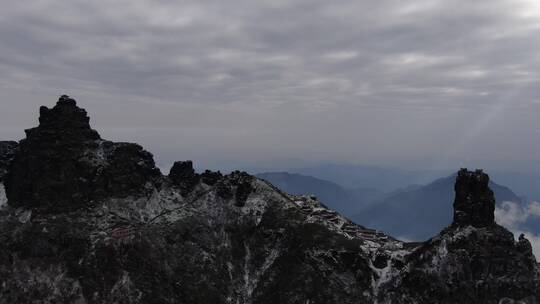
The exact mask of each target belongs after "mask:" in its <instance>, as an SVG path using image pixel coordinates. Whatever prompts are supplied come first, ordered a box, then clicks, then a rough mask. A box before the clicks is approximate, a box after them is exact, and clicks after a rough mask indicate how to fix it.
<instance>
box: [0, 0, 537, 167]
mask: <svg viewBox="0 0 540 304" xmlns="http://www.w3.org/2000/svg"><path fill="white" fill-rule="evenodd" d="M0 42H1V43H0V109H1V111H0V138H2V139H18V138H21V137H23V136H24V133H23V131H22V130H23V129H24V128H29V127H32V126H34V125H36V124H37V113H38V106H39V105H41V104H44V105H49V106H52V105H54V103H55V101H56V99H57V98H58V96H59V95H61V94H68V95H70V96H72V97H74V98H75V99H77V100H78V103H79V105H80V106H82V107H84V108H86V109H87V111H88V112H89V113H90V115H91V117H92V120H91V123H92V124H93V126H94V127H95V128H96V129H97V130H98V131H100V133H101V135H102V137H105V138H108V139H112V140H122V141H137V142H139V143H141V144H143V145H144V146H145V147H146V148H147V149H149V150H150V151H152V152H153V153H154V155H155V156H156V158H157V160H158V162H159V163H160V164H162V165H163V164H166V163H169V162H171V161H172V160H175V159H176V160H183V159H193V160H194V161H196V162H198V163H199V164H202V165H203V166H215V165H223V164H224V163H227V162H229V163H234V164H236V163H237V164H239V165H243V164H247V163H257V162H259V163H262V162H264V163H275V164H277V163H284V162H287V161H289V162H290V161H291V160H298V161H299V162H348V163H363V164H387V165H392V166H409V167H458V166H463V165H467V166H471V167H475V166H484V167H490V168H492V167H493V168H495V167H501V168H503V167H504V168H512V167H514V168H520V170H521V169H523V170H524V169H527V168H531V167H535V168H538V163H540V153H539V152H540V140H539V138H540V128H539V123H540V120H539V118H538V114H539V113H540V86H539V82H540V2H539V1H538V0H526V1H525V0H490V1H470V0H446V1H437V0H425V1H416V0H409V1H397V0H396V1H390V0H377V1H367V0H366V1H351V0H333V1H328V0H305V1H293V0H264V1H263V0H258V1H253V0H246V1H240V0H227V1H224V0H216V1H205V0H194V1H156V0H153V1H136V0H111V1H87V0H81V1H77V0H70V1H49V0H42V1H30V0H27V1H5V2H4V3H2V10H1V11H0Z"/></svg>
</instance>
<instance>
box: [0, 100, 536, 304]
mask: <svg viewBox="0 0 540 304" xmlns="http://www.w3.org/2000/svg"><path fill="white" fill-rule="evenodd" d="M40 114H41V117H40V125H39V126H38V127H37V128H34V129H30V130H27V138H26V139H25V140H23V141H21V142H20V143H19V145H18V147H15V146H11V148H9V149H0V152H2V156H0V159H7V160H8V161H7V162H6V163H7V167H6V164H2V166H3V168H4V170H7V175H6V176H5V178H4V180H5V182H4V183H5V185H6V194H7V199H8V205H7V206H4V207H2V208H1V209H0V244H1V246H0V303H310V304H313V303H500V301H506V302H503V303H512V301H513V300H521V301H524V303H536V302H537V301H538V300H540V289H539V282H540V279H539V277H538V274H539V268H538V265H537V263H536V261H535V259H534V256H533V255H532V252H531V248H530V244H529V243H528V241H527V240H525V239H524V238H521V239H520V240H519V241H517V242H516V241H514V239H513V236H512V235H511V234H510V233H509V232H508V231H506V230H505V229H504V228H502V227H500V226H498V225H497V224H495V223H494V222H493V214H492V207H491V205H492V204H493V195H492V193H491V192H490V191H489V189H488V187H487V184H486V183H485V180H487V179H488V177H487V175H485V174H484V173H482V172H469V171H466V170H463V171H461V172H460V175H459V176H458V178H457V182H456V190H457V193H458V195H457V197H456V202H455V203H454V206H455V221H454V223H453V224H452V225H451V226H450V227H449V228H447V229H446V230H444V231H443V232H442V233H441V234H440V235H438V236H436V237H435V238H433V239H431V240H429V241H428V242H426V243H422V244H420V243H403V242H400V241H398V240H395V239H393V238H392V237H389V236H387V235H384V234H382V233H379V232H377V231H374V230H370V229H367V228H365V227H362V226H358V225H355V224H353V223H352V222H350V221H348V220H347V219H346V218H344V217H342V216H341V215H339V214H338V213H336V212H334V211H332V210H329V209H327V208H325V207H324V205H322V204H321V203H320V202H318V201H317V200H315V199H313V198H310V197H302V196H293V195H288V194H285V193H282V192H281V191H279V190H278V189H276V188H275V187H273V186H272V185H271V184H269V183H267V182H265V181H263V180H259V179H257V178H255V177H253V176H250V175H248V174H246V173H242V172H233V173H231V174H229V175H222V174H221V173H219V172H210V171H206V172H204V173H202V174H198V173H196V172H195V171H194V170H193V166H192V164H191V162H189V161H188V162H177V163H175V165H174V166H173V168H172V169H171V172H170V173H169V175H168V176H163V175H162V174H161V173H160V172H159V170H157V169H156V168H155V166H154V162H153V159H152V155H151V154H150V153H148V152H146V151H144V150H143V149H142V148H141V147H140V146H138V145H135V144H125V143H112V142H109V141H105V140H102V139H101V138H100V136H99V135H98V134H97V132H95V131H93V130H92V129H91V128H90V125H89V120H88V117H87V116H86V112H85V111H84V110H82V109H80V108H78V107H77V106H76V103H75V101H74V100H72V99H70V98H69V97H67V96H63V97H61V98H60V100H59V102H58V103H57V105H56V106H55V107H54V108H52V109H48V108H42V109H41V111H40ZM0 188H1V187H0ZM0 194H2V192H0Z"/></svg>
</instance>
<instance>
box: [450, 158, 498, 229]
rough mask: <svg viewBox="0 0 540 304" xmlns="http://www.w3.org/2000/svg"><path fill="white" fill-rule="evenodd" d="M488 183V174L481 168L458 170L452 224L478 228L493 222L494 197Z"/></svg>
mask: <svg viewBox="0 0 540 304" xmlns="http://www.w3.org/2000/svg"><path fill="white" fill-rule="evenodd" d="M488 184H489V176H488V175H487V174H485V173H484V172H482V170H476V171H474V172H471V171H468V170H467V169H461V170H460V171H459V172H458V175H457V179H456V184H455V187H454V188H455V191H456V198H455V200H454V221H453V223H452V225H456V226H467V225H473V226H474V227H478V228H479V227H486V226H490V225H493V224H494V223H495V217H494V212H495V197H494V196H493V191H491V189H490V188H489V186H488Z"/></svg>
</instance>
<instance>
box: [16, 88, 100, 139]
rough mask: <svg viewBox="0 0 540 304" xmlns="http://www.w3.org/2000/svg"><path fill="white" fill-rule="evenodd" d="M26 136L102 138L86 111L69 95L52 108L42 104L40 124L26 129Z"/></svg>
mask: <svg viewBox="0 0 540 304" xmlns="http://www.w3.org/2000/svg"><path fill="white" fill-rule="evenodd" d="M26 136H27V137H28V138H29V139H32V138H34V137H38V138H39V137H48V138H50V139H51V140H53V139H54V138H61V139H62V140H67V139H68V138H69V139H71V140H78V141H85V140H98V139H100V136H99V134H98V132H97V131H95V130H92V128H91V127H90V118H89V117H88V115H87V113H86V111H85V110H84V109H81V108H79V107H78V106H77V102H76V101H75V99H72V98H70V97H69V96H67V95H62V96H61V97H60V98H59V99H58V102H57V103H56V106H54V107H53V108H52V109H49V108H47V107H45V106H42V107H41V108H40V109H39V126H38V127H37V128H33V129H28V130H26Z"/></svg>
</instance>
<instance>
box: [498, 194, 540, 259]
mask: <svg viewBox="0 0 540 304" xmlns="http://www.w3.org/2000/svg"><path fill="white" fill-rule="evenodd" d="M539 218H540V202H537V201H535V202H529V203H527V204H519V203H516V202H503V203H502V204H501V205H500V206H499V207H497V208H496V209H495V220H496V221H497V223H498V224H500V225H502V226H504V227H506V228H508V229H509V230H510V231H512V232H513V233H514V235H515V236H516V237H518V236H519V235H520V234H521V233H523V234H524V235H525V236H526V237H527V239H528V240H529V241H530V242H531V244H532V247H533V252H534V254H535V256H536V257H540V233H539V232H538V231H530V228H526V227H525V224H526V223H528V222H529V223H530V222H531V221H535V220H538V219H539Z"/></svg>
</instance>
